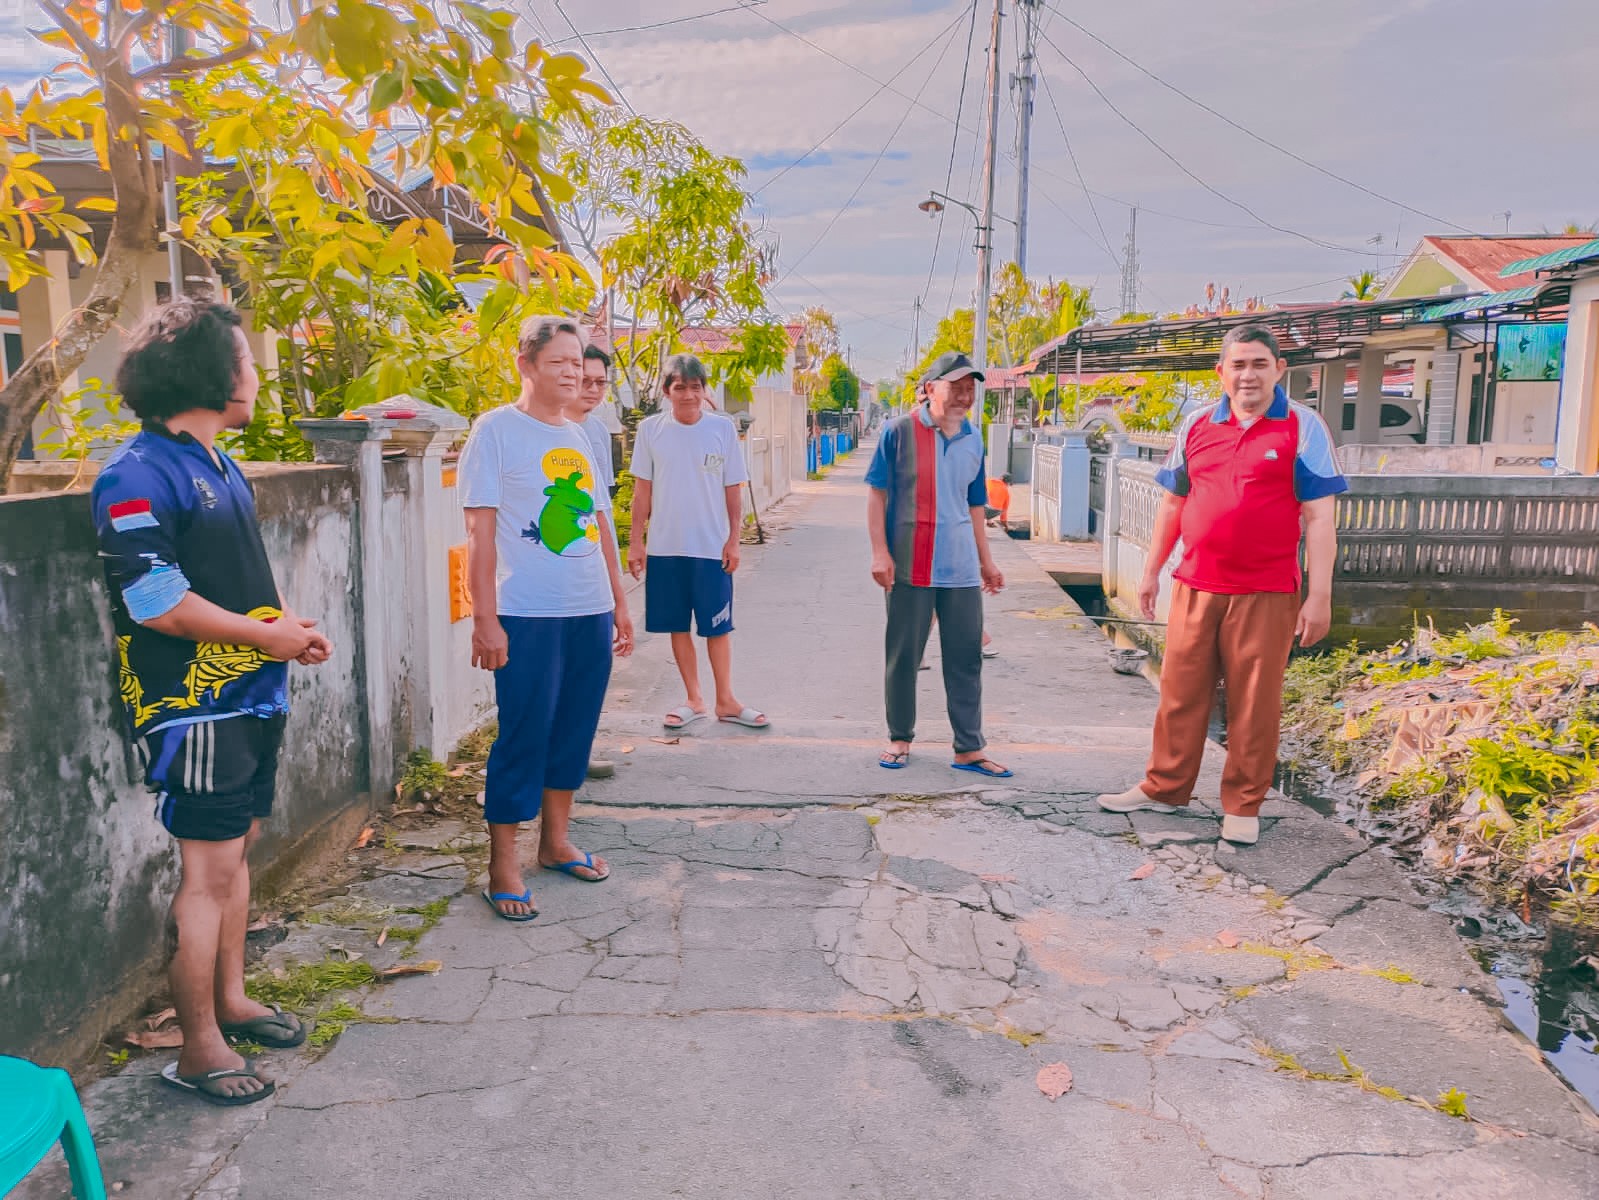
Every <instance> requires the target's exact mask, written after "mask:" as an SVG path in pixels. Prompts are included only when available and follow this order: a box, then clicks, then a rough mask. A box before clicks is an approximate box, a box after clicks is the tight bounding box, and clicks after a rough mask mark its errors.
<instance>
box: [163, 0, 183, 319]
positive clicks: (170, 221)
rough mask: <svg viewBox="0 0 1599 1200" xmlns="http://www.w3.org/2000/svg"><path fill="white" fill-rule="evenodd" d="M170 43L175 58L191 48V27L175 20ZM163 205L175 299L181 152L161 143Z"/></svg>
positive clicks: (179, 269)
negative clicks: (189, 35) (183, 26)
mask: <svg viewBox="0 0 1599 1200" xmlns="http://www.w3.org/2000/svg"><path fill="white" fill-rule="evenodd" d="M167 36H168V38H169V41H168V47H169V52H170V54H171V56H172V59H173V61H176V60H178V59H180V58H182V57H183V56H184V54H185V53H186V52H187V51H188V48H189V37H188V31H187V30H185V29H183V28H182V27H181V26H179V25H178V24H177V23H176V22H174V23H173V24H172V26H171V27H170V28H169V29H168V30H167ZM161 206H162V214H163V216H164V217H165V219H166V225H167V289H168V293H167V299H169V300H176V299H177V298H178V297H179V296H181V295H183V292H184V287H183V283H184V280H183V243H182V242H181V241H180V240H178V234H177V229H178V155H176V154H174V153H173V152H172V147H171V146H162V147H161Z"/></svg>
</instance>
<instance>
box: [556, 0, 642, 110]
mask: <svg viewBox="0 0 1599 1200" xmlns="http://www.w3.org/2000/svg"><path fill="white" fill-rule="evenodd" d="M551 3H552V4H554V5H555V11H556V12H558V13H560V14H561V20H563V21H565V22H566V27H567V28H568V29H570V30H571V31H572V36H573V37H575V38H576V39H577V42H578V45H580V46H582V47H583V53H585V54H587V55H588V56H589V61H590V62H591V63H593V64H594V65H595V66H596V67H598V68H599V69H600V74H601V75H603V76H605V82H606V83H608V84H610V85H611V92H612V93H613V94H614V95H615V96H616V98H617V99H618V100H620V101H621V102H622V106H623V107H624V108H626V109H627V111H628V112H630V113H632V114H633V115H634V116H635V117H636V116H638V110H637V109H636V108H634V107H633V105H632V104H631V103H630V102H629V100H628V98H627V97H626V96H624V95H623V94H622V89H621V87H620V86H619V85H618V84H617V82H616V80H614V79H612V78H611V73H610V72H609V71H607V70H606V69H605V64H604V63H602V62H601V61H600V58H599V55H597V54H595V53H594V51H593V49H592V48H590V46H589V44H588V42H587V40H586V39H585V38H584V37H583V34H582V33H581V32H580V31H579V30H578V27H577V26H576V25H574V24H572V18H571V17H569V16H567V15H566V9H564V8H562V7H561V0H551Z"/></svg>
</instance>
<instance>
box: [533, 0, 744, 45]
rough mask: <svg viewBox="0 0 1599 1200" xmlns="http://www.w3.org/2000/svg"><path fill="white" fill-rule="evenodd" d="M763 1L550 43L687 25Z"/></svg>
mask: <svg viewBox="0 0 1599 1200" xmlns="http://www.w3.org/2000/svg"><path fill="white" fill-rule="evenodd" d="M765 3H766V0H745V2H744V3H740V4H729V5H728V6H727V7H726V8H715V9H712V10H711V11H710V12H702V13H695V14H693V15H692V16H688V17H673V18H672V19H671V20H669V21H652V22H650V23H649V24H648V25H620V26H618V27H617V28H615V29H590V30H588V31H587V32H586V33H581V34H579V33H577V32H576V31H574V32H573V36H571V37H565V38H562V39H561V40H560V41H558V42H551V43H550V45H551V46H552V47H554V46H564V45H565V44H566V43H567V42H575V41H579V40H581V39H582V38H585V37H591V38H599V37H611V36H613V35H615V34H618V33H642V32H644V31H645V30H649V29H665V28H666V27H667V26H668V25H687V24H688V23H689V22H691V21H704V20H706V19H708V18H710V17H719V16H721V15H722V14H723V13H730V12H740V11H742V10H743V9H746V8H753V7H754V6H755V5H757V4H765Z"/></svg>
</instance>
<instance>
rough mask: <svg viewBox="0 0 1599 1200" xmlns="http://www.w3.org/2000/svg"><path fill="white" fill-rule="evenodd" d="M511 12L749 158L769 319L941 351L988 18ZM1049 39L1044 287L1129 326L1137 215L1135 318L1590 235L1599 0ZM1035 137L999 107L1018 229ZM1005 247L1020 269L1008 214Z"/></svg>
mask: <svg viewBox="0 0 1599 1200" xmlns="http://www.w3.org/2000/svg"><path fill="white" fill-rule="evenodd" d="M509 2H510V3H511V4H512V5H513V7H516V8H517V9H518V10H519V11H520V12H521V13H522V14H523V15H524V17H525V18H526V21H527V23H528V27H529V31H530V32H531V33H532V34H533V35H535V36H542V37H544V38H546V39H547V40H549V41H552V42H553V41H561V42H563V43H564V44H563V46H562V48H563V49H570V50H572V51H574V52H576V53H580V54H585V55H586V56H588V57H591V58H592V59H593V60H596V61H597V63H598V64H599V66H601V67H603V69H604V72H605V73H607V74H608V75H609V77H610V79H611V80H613V81H614V84H615V86H616V90H617V91H618V92H619V93H620V95H621V96H622V97H624V98H625V100H626V102H627V103H628V104H629V105H631V107H632V108H633V109H635V110H636V111H638V112H639V113H642V114H645V115H648V116H658V117H667V118H671V119H674V120H677V121H681V122H682V123H684V124H685V125H687V126H688V127H689V128H690V129H692V130H693V131H694V132H695V133H696V134H697V135H699V137H700V138H701V139H702V140H704V141H705V142H706V143H707V144H708V145H710V146H711V148H712V149H714V150H716V151H718V152H721V153H725V154H735V155H738V156H739V157H741V158H743V159H744V160H745V161H746V162H747V164H748V165H749V186H750V188H751V190H752V191H753V192H754V193H755V195H756V203H757V207H758V211H759V213H760V214H761V216H762V217H763V218H764V219H765V221H766V222H767V224H768V226H769V228H770V230H771V231H772V233H773V234H774V235H775V236H776V238H777V239H778V240H779V242H780V246H781V253H780V258H779V271H780V275H781V279H780V282H779V283H778V285H777V288H776V293H775V294H776V300H777V303H778V305H779V306H780V307H781V308H782V309H783V310H784V311H788V312H793V311H798V310H799V309H801V308H803V307H804V306H805V305H808V304H812V303H820V304H823V305H826V306H827V307H828V308H830V309H832V310H833V312H834V313H835V314H836V315H837V316H838V318H839V321H840V324H841V326H842V328H843V334H844V340H845V341H846V342H847V343H848V345H849V346H850V348H851V350H852V353H853V358H854V362H855V365H856V368H857V370H859V371H860V372H861V373H862V374H864V375H866V376H867V377H868V378H874V377H877V376H881V375H884V374H887V373H890V372H893V371H894V370H896V369H897V368H898V367H899V366H900V363H901V360H902V358H903V357H904V355H905V354H906V352H907V351H908V349H909V347H910V344H911V340H912V324H913V313H914V308H913V306H914V303H915V301H916V300H917V299H918V298H920V299H921V300H922V303H923V305H924V308H923V315H922V318H921V328H920V332H921V335H922V338H923V340H924V341H925V340H926V339H927V338H928V337H929V336H930V335H931V331H932V328H933V325H934V324H935V323H936V321H937V319H938V318H939V317H940V316H942V315H944V314H945V313H946V312H947V311H949V309H950V308H952V307H957V306H960V305H962V304H966V303H969V302H970V298H971V294H972V289H973V284H974V280H975V274H976V269H975V268H976V260H975V255H974V254H973V251H972V242H973V236H974V230H973V221H972V219H971V218H970V217H969V216H968V215H967V214H965V213H964V212H962V211H961V210H960V209H958V208H955V207H953V206H952V207H951V208H950V209H949V210H948V211H947V213H946V214H945V216H944V217H943V218H942V219H941V220H940V219H937V218H929V217H928V216H926V215H925V214H923V213H921V212H919V211H918V210H917V207H916V206H917V204H918V203H919V202H920V201H921V200H922V199H924V198H925V197H926V195H927V192H928V190H929V189H930V188H937V189H939V190H945V184H946V180H948V181H949V183H948V188H947V190H948V191H949V192H950V193H952V194H953V195H955V196H957V197H959V198H962V199H966V200H969V201H972V202H976V200H977V198H978V191H979V171H978V169H977V164H978V161H979V160H978V154H977V152H978V143H979V140H980V134H981V129H982V112H983V99H984V97H983V91H984V79H983V75H984V56H985V51H986V46H987V43H988V24H989V20H990V18H991V14H992V4H991V0H976V3H977V13H976V16H977V20H976V22H975V30H974V29H973V22H972V19H971V16H972V5H971V4H969V3H963V2H962V0H765V2H764V3H760V4H756V3H751V2H750V0H745V3H743V4H740V3H739V2H738V0H559V2H558V0H509ZM31 7H32V6H31V5H24V4H22V3H20V2H19V0H0V81H4V82H10V83H13V84H16V83H19V82H22V81H24V80H25V79H27V78H29V77H31V74H32V72H34V71H36V70H37V65H36V64H37V63H38V61H39V51H38V47H37V46H32V47H30V46H29V45H28V40H27V39H26V38H25V37H23V36H22V35H21V29H20V25H21V17H20V14H21V13H23V12H27V11H30V10H31ZM1017 8H1018V0H1005V3H1004V9H1005V17H1004V22H1003V26H1002V32H1001V38H1000V44H1001V59H1002V70H1003V71H1004V72H1005V74H1006V76H1007V77H1008V75H1009V73H1010V72H1011V71H1013V70H1015V68H1016V63H1017V57H1018V36H1017V35H1018V28H1017V26H1018V23H1019V22H1018V20H1017ZM718 10H730V11H718ZM8 18H9V19H8ZM1039 23H1040V26H1041V29H1042V37H1041V39H1040V42H1039V48H1038V71H1039V74H1040V76H1041V84H1040V86H1039V89H1038V94H1037V98H1036V102H1035V108H1034V121H1033V155H1032V161H1033V182H1032V191H1031V220H1030V229H1029V250H1028V267H1029V273H1030V274H1031V275H1033V276H1035V277H1045V276H1051V277H1054V278H1056V279H1061V278H1068V279H1070V280H1071V281H1072V282H1073V283H1078V284H1090V285H1092V287H1093V289H1094V296H1095V300H1096V301H1097V303H1098V304H1099V306H1100V307H1101V309H1102V310H1105V311H1107V312H1108V313H1109V314H1110V315H1114V314H1115V312H1116V311H1117V307H1118V304H1119V298H1120V275H1121V271H1120V266H1119V260H1120V259H1121V257H1122V254H1123V244H1124V242H1125V240H1126V236H1127V225H1128V214H1129V206H1130V205H1132V204H1134V203H1136V204H1137V205H1139V209H1140V211H1139V219H1138V259H1139V264H1140V269H1139V306H1140V307H1141V308H1146V309H1155V310H1160V311H1169V310H1175V309H1180V308H1183V307H1185V306H1187V305H1188V304H1190V303H1193V302H1195V301H1197V300H1199V299H1200V298H1201V297H1202V295H1203V292H1204V288H1205V285H1206V283H1207V282H1211V281H1214V282H1216V283H1217V284H1218V285H1226V286H1229V287H1231V289H1232V293H1233V295H1234V296H1253V295H1261V296H1266V297H1267V298H1268V299H1271V300H1278V301H1285V300H1288V301H1298V300H1317V299H1335V298H1337V296H1338V295H1339V293H1340V292H1341V291H1342V290H1343V287H1344V286H1345V285H1344V283H1343V280H1344V278H1345V277H1346V276H1349V275H1352V274H1355V273H1358V272H1359V271H1361V270H1363V269H1367V268H1371V267H1374V266H1378V265H1380V266H1382V267H1384V268H1391V267H1392V266H1393V264H1394V262H1395V261H1396V259H1397V258H1398V257H1399V256H1401V255H1402V254H1403V253H1405V252H1407V251H1408V250H1409V249H1410V248H1411V247H1412V246H1413V245H1414V244H1415V242H1416V240H1417V239H1418V238H1419V237H1421V236H1422V235H1423V234H1426V233H1451V232H1456V233H1458V232H1461V231H1462V230H1466V231H1471V232H1503V231H1504V229H1505V216H1504V214H1505V213H1506V212H1507V211H1508V212H1509V213H1510V214H1511V215H1510V228H1511V229H1512V231H1513V232H1537V231H1539V230H1541V229H1543V228H1546V227H1547V228H1550V229H1559V228H1560V227H1561V226H1563V225H1564V224H1565V223H1567V222H1568V221H1579V222H1581V223H1584V224H1587V223H1590V222H1594V221H1599V154H1596V153H1595V146H1596V145H1599V137H1596V135H1599V71H1596V70H1595V60H1594V50H1593V48H1594V47H1595V46H1599V5H1596V4H1594V3H1592V0H1520V3H1518V4H1515V5H1511V4H1508V3H1504V2H1503V0H1322V2H1321V3H1315V4H1312V3H1305V2H1303V0H1298V2H1291V3H1285V2H1283V0H1212V2H1211V3H1208V4H1197V3H1194V2H1193V0H1126V2H1124V3H1121V4H1114V5H1112V4H1103V3H1099V4H1092V5H1090V4H1086V3H1082V2H1081V0H1076V2H1073V0H1042V2H1041V7H1040V16H1039ZM640 26H647V28H638V27H640ZM7 30H9V32H10V36H4V32H5V31H7ZM574 30H579V31H581V32H582V33H583V34H584V38H583V41H582V42H580V41H578V40H577V39H576V38H575V37H574V36H573V35H574ZM585 44H586V45H585ZM1118 52H1119V53H1118ZM963 76H964V78H965V88H964V101H963V100H962V80H963ZM1159 81H1164V84H1163V83H1162V82H1159ZM885 84H886V85H887V86H886V87H885V86H884V85H885ZM1165 85H1170V86H1169V87H1168V86H1165ZM1173 89H1180V90H1181V91H1182V92H1185V93H1187V95H1188V97H1189V98H1185V97H1184V96H1181V95H1179V94H1177V92H1176V91H1174V90H1173ZM1201 105H1205V106H1209V107H1210V108H1211V109H1214V110H1215V113H1219V114H1221V116H1217V115H1214V114H1213V113H1210V112H1207V111H1205V109H1204V108H1203V107H1201ZM1112 106H1114V109H1119V110H1120V114H1121V115H1118V113H1117V112H1116V111H1114V110H1113V108H1112ZM1016 116H1017V114H1016V108H1015V104H1014V98H1013V96H1012V94H1011V92H1010V89H1009V88H1008V87H1002V92H1001V115H1000V144H1001V149H1002V155H1001V159H1000V164H999V172H998V177H997V183H996V197H997V204H996V207H997V211H998V213H999V215H1000V217H1001V218H1008V217H1012V216H1014V215H1015V212H1016V179H1015V161H1014V142H1015V130H1016ZM1222 118H1227V119H1230V120H1231V121H1232V122H1234V123H1235V125H1229V124H1228V123H1227V121H1225V120H1223V119H1222ZM1236 126H1242V127H1243V128H1242V129H1240V128H1237V127H1236ZM1140 130H1141V131H1142V132H1140ZM1252 135H1253V136H1252ZM1068 138H1069V146H1070V150H1069V151H1068ZM1257 139H1260V140H1257ZM1268 142H1269V143H1276V145H1277V146H1280V147H1284V148H1286V149H1288V150H1291V151H1292V152H1293V153H1295V154H1297V155H1299V156H1300V157H1301V158H1303V159H1307V160H1309V161H1310V162H1311V163H1313V164H1315V167H1313V166H1307V165H1305V164H1303V163H1300V162H1296V161H1295V160H1294V159H1293V158H1291V157H1289V156H1288V155H1286V154H1284V153H1283V152H1281V151H1280V150H1278V149H1275V148H1273V147H1272V146H1270V145H1267V144H1265V143H1268ZM813 147H814V149H813ZM807 151H810V153H809V155H808V156H807ZM1074 157H1075V163H1074V161H1073V159H1074ZM1316 167H1321V168H1324V169H1325V170H1326V171H1328V172H1331V173H1333V174H1336V175H1339V176H1343V177H1344V178H1345V179H1346V180H1348V181H1350V182H1348V183H1346V182H1339V181H1337V180H1335V179H1332V178H1330V177H1328V175H1326V174H1323V173H1321V172H1320V171H1318V170H1317V169H1316ZM1351 184H1355V185H1359V186H1358V187H1356V186H1351ZM1362 188H1364V189H1369V191H1363V190H1361V189H1362ZM1085 189H1086V190H1085ZM1372 192H1375V193H1379V194H1380V196H1381V197H1383V198H1378V196H1373V195H1372V194H1370V193H1372ZM1246 209H1247V210H1248V211H1245V210H1246ZM1422 214H1426V215H1422ZM1373 238H1380V239H1381V241H1380V245H1373V244H1371V243H1372V239H1373ZM995 239H996V250H997V253H998V255H999V257H1000V258H1001V259H1004V258H1008V257H1010V256H1011V254H1012V252H1013V247H1014V234H1013V233H1012V231H1011V226H1010V225H1008V224H1006V223H1005V222H1004V221H1003V220H1001V221H999V222H997V224H996V232H995Z"/></svg>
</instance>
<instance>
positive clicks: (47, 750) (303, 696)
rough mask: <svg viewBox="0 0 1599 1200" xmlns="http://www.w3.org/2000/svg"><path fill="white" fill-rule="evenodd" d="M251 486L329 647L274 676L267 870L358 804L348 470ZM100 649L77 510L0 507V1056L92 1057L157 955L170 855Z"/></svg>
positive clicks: (287, 574)
mask: <svg viewBox="0 0 1599 1200" xmlns="http://www.w3.org/2000/svg"><path fill="white" fill-rule="evenodd" d="M255 482H256V490H257V497H258V502H259V506H260V513H261V523H262V532H263V537H264V540H265V541H266V545H267V550H268V553H269V554H270V555H271V557H272V562H273V567H274V570H275V572H276V575H277V578H278V582H279V586H280V587H281V588H282V590H283V594H284V598H285V600H286V601H287V602H288V604H289V606H290V607H291V608H293V609H295V610H296V611H297V612H301V613H303V614H305V615H307V616H312V615H314V616H316V617H317V618H318V619H319V620H320V621H321V622H322V628H323V629H325V630H326V631H327V633H328V635H329V636H330V637H331V638H332V639H333V641H334V644H335V645H336V646H337V647H338V648H339V653H338V654H337V656H336V657H335V658H334V660H333V661H332V662H330V663H328V664H326V665H325V666H323V667H320V668H318V669H316V670H309V669H305V668H300V667H294V668H291V681H290V694H291V698H292V704H293V715H292V716H291V718H290V725H289V732H288V743H287V744H288V750H287V753H286V754H285V755H284V760H283V770H282V773H281V775H280V777H279V798H280V799H279V803H278V806H277V809H276V811H275V812H274V814H273V817H272V820H271V821H270V823H269V824H268V827H267V833H266V836H265V837H264V838H263V839H262V842H261V843H260V845H259V846H258V847H257V851H256V855H255V861H256V862H257V863H259V864H263V865H267V864H272V863H274V862H277V861H279V860H281V859H283V858H284V857H285V856H286V855H287V854H289V853H290V852H291V851H292V850H293V849H294V848H295V847H296V846H297V845H298V844H300V843H301V842H303V841H304V840H305V839H306V838H307V837H308V836H310V835H312V834H313V833H314V832H315V831H316V830H317V829H319V828H321V827H323V826H325V825H326V824H328V823H329V822H330V821H334V820H336V819H337V818H338V817H339V816H340V814H342V813H344V812H346V811H347V810H349V809H350V808H351V806H352V805H363V806H364V804H365V803H366V796H367V795H368V793H369V792H370V781H369V779H368V777H367V773H366V765H365V754H364V737H365V734H364V731H363V729H362V723H361V711H362V707H363V705H362V680H361V676H362V663H361V661H360V657H359V653H358V648H357V646H358V644H357V638H356V628H357V622H358V619H359V616H358V611H357V602H358V587H357V582H358V581H357V579H356V578H355V574H354V562H353V559H352V542H351V539H350V536H349V522H348V513H349V511H350V509H351V506H352V503H353V495H352V481H351V477H350V474H349V472H347V471H344V470H341V469H338V468H333V467H298V468H281V469H278V470H276V471H273V472H271V473H268V474H264V475H260V476H258V477H257V479H256V481H255ZM111 646H112V627H111V614H110V607H109V603H108V600H107V596H106V591H105V585H104V580H103V576H102V573H101V567H100V562H99V559H98V558H97V554H96V546H95V537H94V527H93V524H92V522H91V520H90V514H89V497H88V496H87V495H86V494H84V493H81V492H74V493H63V494H56V495H49V496H36V497H20V498H6V499H0V828H3V829H4V830H5V831H6V836H5V837H4V839H3V840H0V1052H4V1053H11V1054H17V1053H21V1054H28V1055H31V1056H34V1057H39V1056H45V1057H50V1056H52V1054H59V1053H60V1052H61V1051H62V1050H63V1049H64V1048H70V1049H77V1048H80V1047H82V1046H85V1045H88V1044H92V1043H93V1042H94V1041H95V1040H97V1039H98V1038H99V1037H100V1036H102V1034H103V1032H104V1023H105V1020H106V1019H108V1018H109V1017H111V1016H112V1015H114V1010H115V1009H116V1008H117V1007H118V1006H119V1004H120V1001H121V999H122V994H123V993H125V992H126V990H127V989H129V988H132V989H135V990H137V989H141V988H145V987H147V986H148V984H149V981H150V978H151V974H152V972H153V970H154V969H156V968H157V967H158V966H159V964H160V962H161V960H162V959H163V957H164V951H165V940H166V939H165V930H166V922H167V916H166V910H167V903H168V900H169V898H170V895H171V892H172V888H173V886H174V885H175V883H176V866H177V862H176V855H175V853H174V849H173V845H172V841H171V839H170V838H169V837H168V836H167V834H166V832H165V830H163V829H162V828H161V827H160V825H159V824H158V823H157V822H156V821H155V819H154V816H153V808H154V806H153V802H152V800H151V798H150V796H149V794H148V793H147V792H146V791H145V790H144V787H143V785H142V783H141V782H140V774H139V771H138V768H137V765H136V764H135V762H134V761H133V756H132V753H131V751H130V750H129V748H128V742H127V739H126V737H125V735H124V731H123V720H122V710H121V705H120V703H119V701H118V699H117V681H116V672H115V669H114V667H113V665H112V657H111ZM68 1052H70V1050H69V1051H68Z"/></svg>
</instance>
